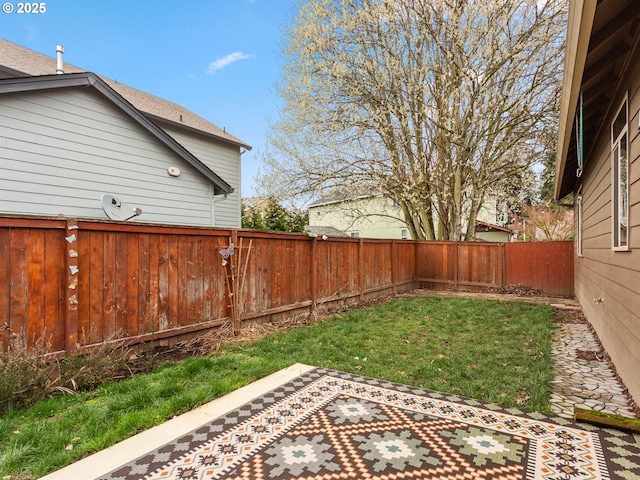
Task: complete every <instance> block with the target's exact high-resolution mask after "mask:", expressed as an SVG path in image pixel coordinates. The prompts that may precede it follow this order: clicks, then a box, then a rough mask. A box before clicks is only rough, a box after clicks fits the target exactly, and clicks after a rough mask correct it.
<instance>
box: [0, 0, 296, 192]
mask: <svg viewBox="0 0 640 480" xmlns="http://www.w3.org/2000/svg"><path fill="white" fill-rule="evenodd" d="M0 3H2V4H3V10H4V9H5V7H4V4H6V3H7V2H6V1H5V0H0ZM8 3H9V4H11V6H12V7H13V12H12V13H0V37H1V38H4V39H6V40H9V41H11V42H14V43H17V44H19V45H23V46H25V47H27V48H30V49H32V50H36V51H38V52H41V53H44V54H47V55H50V56H52V57H55V55H56V53H55V46H56V45H58V44H59V45H63V46H64V49H65V54H64V61H65V62H68V63H71V64H73V65H76V66H78V67H81V68H84V69H86V70H89V71H93V72H95V73H98V74H100V75H103V76H105V77H108V78H112V79H114V80H117V81H118V82H120V83H124V84H126V85H129V86H131V87H134V88H137V89H139V90H144V91H146V92H149V93H151V94H153V95H156V96H159V97H162V98H165V99H167V100H170V101H172V102H174V103H178V104H180V105H182V106H184V107H186V108H188V109H189V110H191V111H193V112H194V113H196V114H198V115H200V116H202V117H204V118H206V119H207V120H209V121H210V122H212V123H214V124H215V125H217V126H219V127H221V128H222V127H224V128H226V130H227V131H228V132H229V133H231V134H232V135H235V136H236V137H238V138H240V139H241V140H242V141H243V142H245V143H247V144H249V145H251V146H252V147H253V150H251V151H249V152H247V153H245V154H244V155H243V156H242V195H243V196H252V195H253V194H254V191H253V185H254V179H253V177H254V176H255V175H256V173H257V170H258V167H259V164H260V156H261V154H262V153H263V152H264V146H265V133H266V130H267V126H268V123H269V121H273V120H275V119H276V118H277V112H278V110H277V108H278V105H279V104H280V101H279V99H278V97H277V96H276V95H275V94H274V93H273V91H274V88H273V86H274V84H275V83H276V82H278V81H279V80H280V73H279V68H278V64H279V52H280V43H279V42H280V37H281V27H282V25H283V23H284V22H285V21H286V19H287V18H288V17H289V16H290V15H291V13H292V10H291V9H292V8H293V4H294V0H187V1H184V2H179V1H175V0H174V1H168V0H154V1H151V0H83V1H78V0H50V1H47V2H44V3H45V12H44V13H31V14H26V13H23V14H19V13H16V10H17V8H18V3H19V2H17V1H13V0H11V1H9V2H8Z"/></svg>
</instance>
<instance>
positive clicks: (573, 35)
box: [553, 0, 597, 200]
mask: <svg viewBox="0 0 640 480" xmlns="http://www.w3.org/2000/svg"><path fill="white" fill-rule="evenodd" d="M596 6H597V0H571V1H570V4H569V25H568V28H567V43H566V48H565V65H564V77H563V81H562V98H561V101H560V121H559V128H558V143H557V149H556V152H557V159H556V174H555V180H554V189H553V192H554V198H555V199H556V200H560V199H561V198H562V197H563V196H564V195H563V192H562V183H563V179H564V177H565V175H566V174H567V173H568V172H566V171H565V170H566V162H567V153H568V150H569V142H570V141H571V132H572V129H573V120H574V116H575V111H576V106H577V104H578V97H579V95H580V88H581V85H582V76H583V74H584V68H585V64H586V60H587V51H588V48H589V40H590V38H591V30H592V27H593V20H594V18H595V12H596Z"/></svg>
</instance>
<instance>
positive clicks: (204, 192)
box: [0, 39, 251, 228]
mask: <svg viewBox="0 0 640 480" xmlns="http://www.w3.org/2000/svg"><path fill="white" fill-rule="evenodd" d="M59 66H60V65H58V62H57V60H56V59H55V58H53V57H49V56H47V55H43V54H41V53H38V52H35V51H33V50H29V49H27V48H24V47H21V46H19V45H16V44H13V43H11V42H8V41H6V40H2V39H0V165H2V175H0V213H10V214H37V215H58V214H62V215H65V216H69V217H82V218H100V219H106V218H107V217H106V215H105V213H104V212H103V210H102V208H101V203H100V199H101V196H102V195H103V194H112V195H115V196H116V197H118V198H120V199H121V200H123V201H125V202H127V203H129V204H130V205H134V206H136V207H139V208H141V209H142V212H143V213H142V215H141V216H140V217H136V219H135V221H140V222H153V223H167V224H184V225H198V226H219V227H231V228H237V227H240V160H241V155H242V153H244V151H245V150H247V149H250V148H251V147H249V146H248V145H246V144H245V143H244V142H242V141H241V140H239V139H237V138H236V137H234V136H232V135H230V134H228V133H227V132H225V131H224V130H222V129H220V128H218V127H216V126H215V125H213V124H211V123H209V122H208V121H206V120H204V119H203V118H201V117H198V116H197V115H195V114H193V113H192V112H190V111H189V110H187V109H185V108H183V107H180V106H179V105H176V104H174V103H171V102H168V101H166V100H163V99H160V98H158V97H155V96H153V95H150V94H147V93H144V92H142V91H140V90H136V89H134V88H131V87H128V86H126V85H122V84H119V83H117V82H115V81H113V80H109V79H106V78H103V77H99V76H98V75H96V74H94V73H90V72H86V71H84V70H82V69H80V68H78V67H74V66H72V65H63V66H62V70H63V71H64V72H65V73H64V74H56V70H57V68H58V67H59Z"/></svg>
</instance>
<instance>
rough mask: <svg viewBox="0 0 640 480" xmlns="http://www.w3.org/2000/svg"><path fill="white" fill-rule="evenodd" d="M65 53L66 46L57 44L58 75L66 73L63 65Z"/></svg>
mask: <svg viewBox="0 0 640 480" xmlns="http://www.w3.org/2000/svg"><path fill="white" fill-rule="evenodd" d="M63 53H64V47H63V46H62V45H56V54H57V60H56V73H57V74H58V75H62V74H63V73H64V68H63V65H62V54H63Z"/></svg>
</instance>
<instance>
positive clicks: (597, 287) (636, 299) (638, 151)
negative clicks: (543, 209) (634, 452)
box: [575, 55, 640, 402]
mask: <svg viewBox="0 0 640 480" xmlns="http://www.w3.org/2000/svg"><path fill="white" fill-rule="evenodd" d="M639 60H640V55H635V58H634V59H632V61H631V65H635V67H634V68H633V71H632V72H630V73H629V74H628V75H627V76H626V78H627V82H628V83H627V84H626V88H627V89H628V93H629V97H628V99H629V128H628V132H629V140H630V148H629V159H630V166H629V170H630V171H629V186H630V188H629V205H630V212H629V224H630V226H631V227H630V230H629V245H630V251H629V252H614V251H613V250H612V249H611V245H612V234H611V231H612V205H611V201H612V190H611V189H612V185H611V183H612V178H611V138H610V135H611V134H610V125H611V121H612V117H613V116H614V115H615V114H616V113H617V109H618V107H619V105H620V103H621V102H622V99H623V97H624V95H625V93H626V92H627V90H626V89H624V90H623V91H620V92H618V94H617V96H616V97H615V98H614V99H613V101H612V105H611V108H610V111H609V116H608V118H604V119H603V124H602V128H601V129H600V132H601V133H600V138H599V139H598V142H597V146H596V148H595V149H594V151H592V152H585V153H586V155H587V157H586V162H587V164H586V169H585V173H584V175H583V177H582V183H583V186H582V194H583V224H584V225H583V244H582V245H583V258H576V262H575V289H576V296H577V298H578V299H579V300H580V303H581V304H582V307H583V309H584V312H585V315H586V316H587V318H588V319H589V321H590V322H591V324H592V325H593V327H594V328H595V329H596V332H597V333H598V336H599V338H600V340H601V341H602V343H603V345H604V347H605V349H606V350H607V352H608V353H609V355H610V356H611V358H612V360H613V362H614V364H615V365H616V369H617V371H618V374H619V375H620V376H621V377H622V379H623V381H624V382H625V384H626V385H627V387H628V388H629V391H630V393H631V395H632V396H633V397H634V399H635V401H636V402H640V375H639V374H638V372H640V135H639V128H638V120H639V119H638V110H639V109H640V61H639Z"/></svg>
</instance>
